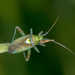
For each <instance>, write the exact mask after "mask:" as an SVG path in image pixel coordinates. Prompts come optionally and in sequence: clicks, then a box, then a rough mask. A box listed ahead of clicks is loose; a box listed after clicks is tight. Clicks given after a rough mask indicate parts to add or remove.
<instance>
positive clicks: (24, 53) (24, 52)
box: [23, 52, 26, 60]
mask: <svg viewBox="0 0 75 75" xmlns="http://www.w3.org/2000/svg"><path fill="white" fill-rule="evenodd" d="M23 55H24V58H25V60H26V56H25V52H23Z"/></svg>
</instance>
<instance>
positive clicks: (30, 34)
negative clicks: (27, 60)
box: [30, 28, 39, 53]
mask: <svg viewBox="0 0 75 75" xmlns="http://www.w3.org/2000/svg"><path fill="white" fill-rule="evenodd" d="M32 33H33V31H32V28H31V29H30V41H31V44H32V45H33V48H34V49H35V50H36V51H37V52H38V53H39V50H38V48H37V47H36V46H35V45H34V42H33V40H32Z"/></svg>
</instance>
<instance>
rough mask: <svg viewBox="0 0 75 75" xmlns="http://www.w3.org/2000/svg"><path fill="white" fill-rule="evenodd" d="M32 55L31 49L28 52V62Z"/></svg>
mask: <svg viewBox="0 0 75 75" xmlns="http://www.w3.org/2000/svg"><path fill="white" fill-rule="evenodd" d="M30 55H31V49H29V50H28V53H27V58H26V61H29V58H30Z"/></svg>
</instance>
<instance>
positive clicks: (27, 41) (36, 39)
mask: <svg viewBox="0 0 75 75" xmlns="http://www.w3.org/2000/svg"><path fill="white" fill-rule="evenodd" d="M59 16H60V14H59ZM59 16H58V17H57V19H56V21H55V22H54V24H53V25H52V27H51V28H50V29H49V30H48V32H46V33H45V34H43V31H41V32H40V33H39V34H38V35H33V31H32V28H31V29H30V34H28V35H25V33H24V32H23V31H22V30H21V28H19V27H18V26H16V28H15V32H14V36H13V38H12V42H11V43H3V44H0V53H4V52H9V53H12V54H15V53H20V52H23V54H24V58H25V60H26V61H28V60H29V58H30V55H31V48H34V49H35V51H37V52H38V53H39V50H38V48H37V47H36V45H41V46H45V45H44V43H46V42H50V41H52V42H54V43H56V44H58V45H60V46H62V47H64V48H66V49H67V50H68V51H70V52H71V53H72V54H74V53H73V52H72V51H71V50H70V49H68V48H67V47H65V46H64V45H62V44H60V43H58V42H56V41H54V40H53V39H47V38H44V37H43V36H45V35H47V34H48V33H49V32H50V30H51V29H52V28H53V27H54V25H55V24H56V22H57V20H58V18H59ZM16 29H17V30H18V31H19V32H20V34H21V35H22V37H20V38H17V39H15V40H14V38H15V35H16ZM25 51H28V53H27V57H26V56H25ZM74 55H75V54H74Z"/></svg>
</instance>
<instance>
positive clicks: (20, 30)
mask: <svg viewBox="0 0 75 75" xmlns="http://www.w3.org/2000/svg"><path fill="white" fill-rule="evenodd" d="M16 29H17V30H18V31H19V32H20V34H21V35H22V36H25V33H24V32H23V31H22V29H21V28H19V27H18V26H16V27H15V31H14V35H13V38H12V41H13V40H14V38H15V35H16Z"/></svg>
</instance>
